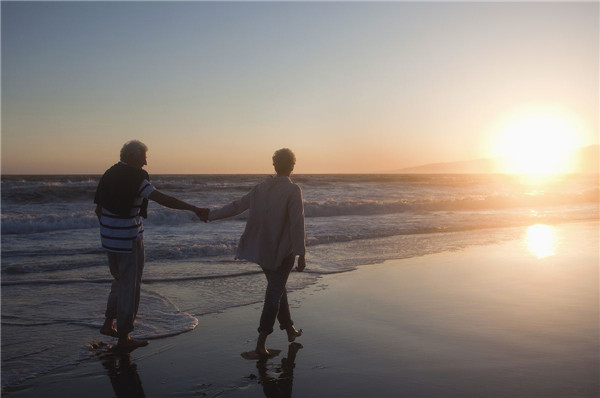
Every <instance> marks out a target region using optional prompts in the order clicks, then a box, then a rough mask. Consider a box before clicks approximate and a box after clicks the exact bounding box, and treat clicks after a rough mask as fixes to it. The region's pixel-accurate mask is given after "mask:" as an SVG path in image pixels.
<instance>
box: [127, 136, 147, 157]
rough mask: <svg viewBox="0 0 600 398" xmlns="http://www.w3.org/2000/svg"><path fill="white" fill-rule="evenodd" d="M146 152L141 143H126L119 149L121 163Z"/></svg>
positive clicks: (135, 141)
mask: <svg viewBox="0 0 600 398" xmlns="http://www.w3.org/2000/svg"><path fill="white" fill-rule="evenodd" d="M146 152H148V147H147V146H146V144H144V143H143V142H141V141H138V140H131V141H127V142H126V143H125V145H123V148H121V161H123V162H127V161H128V160H131V159H132V158H135V157H137V156H141V155H143V154H144V153H146Z"/></svg>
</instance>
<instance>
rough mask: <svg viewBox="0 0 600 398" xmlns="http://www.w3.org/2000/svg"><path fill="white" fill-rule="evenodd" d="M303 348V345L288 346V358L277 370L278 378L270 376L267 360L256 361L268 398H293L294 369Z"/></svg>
mask: <svg viewBox="0 0 600 398" xmlns="http://www.w3.org/2000/svg"><path fill="white" fill-rule="evenodd" d="M301 348H302V345H301V344H298V343H292V344H290V345H289V346H288V353H287V358H283V359H282V360H281V366H280V367H278V368H277V369H276V370H275V373H277V374H278V376H277V377H272V376H269V373H268V369H267V359H266V358H261V359H260V360H258V361H256V368H257V369H258V375H259V380H260V384H262V386H263V392H264V393H265V397H267V398H291V396H292V384H293V382H294V367H295V366H296V363H295V362H296V354H297V353H298V350H299V349H301Z"/></svg>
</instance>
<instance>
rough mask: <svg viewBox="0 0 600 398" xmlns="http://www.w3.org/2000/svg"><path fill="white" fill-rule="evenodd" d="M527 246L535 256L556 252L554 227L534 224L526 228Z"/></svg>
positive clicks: (544, 255) (545, 255) (539, 256)
mask: <svg viewBox="0 0 600 398" xmlns="http://www.w3.org/2000/svg"><path fill="white" fill-rule="evenodd" d="M527 247H528V249H529V251H530V252H532V253H533V254H534V255H535V256H536V257H537V258H545V257H549V256H553V255H555V254H556V234H555V233H554V227H552V226H550V225H544V224H535V225H532V226H530V227H528V228H527Z"/></svg>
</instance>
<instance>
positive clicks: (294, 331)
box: [285, 325, 302, 343]
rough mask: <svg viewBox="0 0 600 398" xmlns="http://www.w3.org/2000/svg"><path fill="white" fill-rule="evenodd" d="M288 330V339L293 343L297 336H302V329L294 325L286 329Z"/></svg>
mask: <svg viewBox="0 0 600 398" xmlns="http://www.w3.org/2000/svg"><path fill="white" fill-rule="evenodd" d="M285 331H286V332H287V336H288V341H289V342H290V343H291V342H293V341H294V340H296V337H300V336H302V329H300V330H297V329H296V328H295V327H294V326H293V325H292V326H290V327H289V328H287V329H286V330H285Z"/></svg>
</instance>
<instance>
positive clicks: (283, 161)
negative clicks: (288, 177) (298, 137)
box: [273, 148, 296, 173]
mask: <svg viewBox="0 0 600 398" xmlns="http://www.w3.org/2000/svg"><path fill="white" fill-rule="evenodd" d="M295 164H296V155H294V152H292V150H291V149H289V148H281V149H279V150H277V151H275V153H274V154H273V166H275V171H277V172H284V173H287V172H291V171H292V170H293V169H294V165H295Z"/></svg>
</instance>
